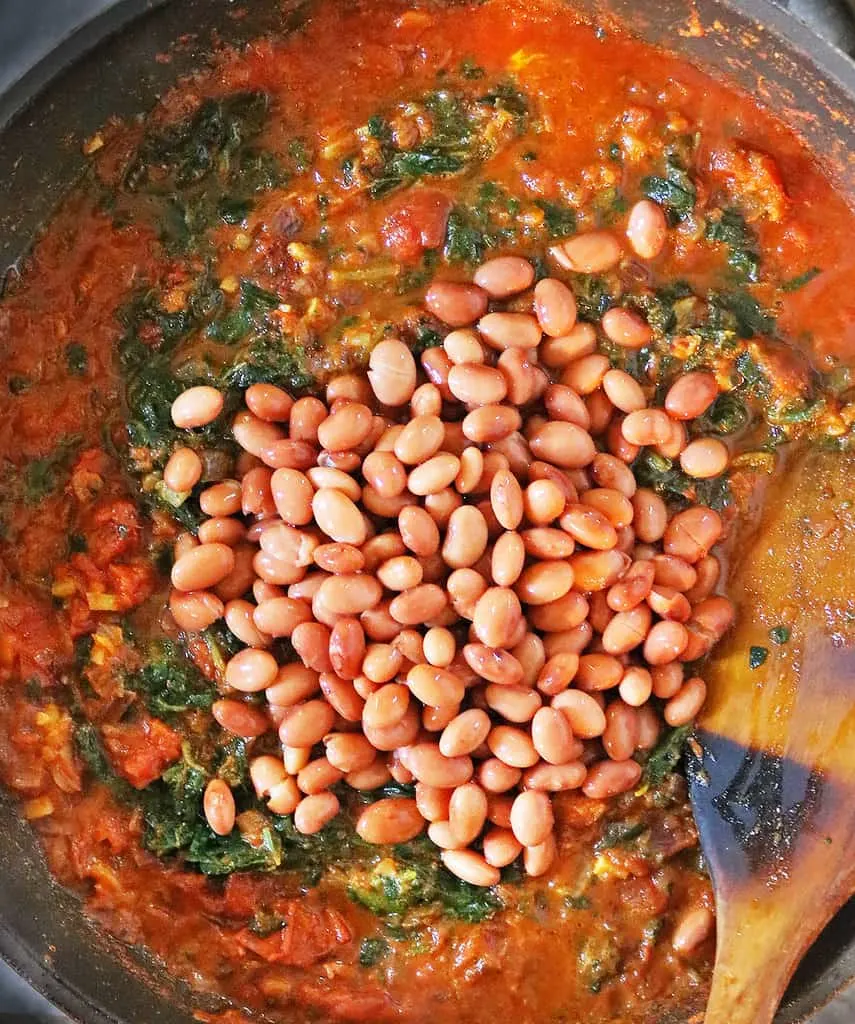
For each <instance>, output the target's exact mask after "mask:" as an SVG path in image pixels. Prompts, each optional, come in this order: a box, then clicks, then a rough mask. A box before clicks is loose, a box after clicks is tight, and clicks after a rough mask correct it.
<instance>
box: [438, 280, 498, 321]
mask: <svg viewBox="0 0 855 1024" xmlns="http://www.w3.org/2000/svg"><path fill="white" fill-rule="evenodd" d="M424 301H425V306H427V308H428V309H429V310H430V311H431V313H433V315H434V316H435V317H436V318H437V319H438V320H442V322H443V323H446V324H449V326H451V327H465V326H466V325H467V324H471V323H474V322H475V321H476V320H477V319H478V318H479V317H482V316H483V315H484V313H486V311H487V293H486V292H485V291H484V290H483V289H482V288H479V287H478V286H477V285H474V284H460V283H458V282H456V281H434V282H433V284H432V285H431V286H430V288H428V290H427V292H426V293H425V300H424Z"/></svg>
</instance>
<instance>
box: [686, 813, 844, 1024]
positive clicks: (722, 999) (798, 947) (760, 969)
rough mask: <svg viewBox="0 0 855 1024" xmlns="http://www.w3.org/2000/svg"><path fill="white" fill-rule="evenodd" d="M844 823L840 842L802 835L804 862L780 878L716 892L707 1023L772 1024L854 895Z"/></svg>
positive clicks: (758, 878) (737, 884)
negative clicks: (810, 955) (803, 966)
mask: <svg viewBox="0 0 855 1024" xmlns="http://www.w3.org/2000/svg"><path fill="white" fill-rule="evenodd" d="M841 817H842V818H843V819H844V833H843V835H840V834H837V835H835V836H834V837H833V838H832V836H830V835H829V836H827V837H823V836H821V835H816V834H812V835H807V836H802V843H801V850H800V856H799V858H798V859H797V860H796V861H795V862H794V863H793V864H791V865H790V866H789V868H788V869H786V870H785V871H784V872H782V873H781V874H780V875H778V876H775V875H772V876H769V875H765V876H756V875H755V876H753V877H752V876H748V877H743V878H742V879H739V880H733V879H732V880H731V883H730V884H729V885H728V886H726V887H724V886H723V887H722V888H721V890H720V891H719V894H718V907H717V911H718V919H717V921H718V923H717V938H716V948H717V953H716V962H715V971H714V972H713V983H712V989H711V991H710V998H709V1002H708V1003H707V1011H706V1016H705V1018H704V1024H771V1021H772V1018H773V1017H774V1016H775V1011H776V1010H777V1008H778V1005H779V1003H780V1002H781V999H782V997H783V995H784V991H785V990H786V987H787V984H788V983H789V981H790V978H791V977H792V975H793V972H794V971H795V969H796V967H797V966H798V964H799V961H800V960H801V958H802V957H803V956H804V954H805V953H806V952H807V949H808V947H809V946H810V945H811V943H812V942H813V941H814V939H815V938H816V937H817V935H818V934H819V933H820V931H822V929H823V928H824V927H825V925H826V924H828V922H829V921H830V920H831V918H832V917H834V915H835V914H836V913H837V911H838V910H839V909H840V907H841V906H842V905H843V903H845V902H846V900H847V899H848V898H849V896H850V895H851V894H852V889H853V876H852V867H851V861H850V858H851V856H852V849H851V846H850V845H849V844H848V842H847V839H848V830H849V829H850V828H851V826H852V821H851V815H849V814H845V815H841ZM841 860H843V863H842V864H841Z"/></svg>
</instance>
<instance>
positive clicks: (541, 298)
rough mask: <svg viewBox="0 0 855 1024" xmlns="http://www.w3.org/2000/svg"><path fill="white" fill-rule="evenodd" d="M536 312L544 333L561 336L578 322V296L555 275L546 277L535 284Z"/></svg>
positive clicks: (555, 336) (551, 336) (553, 336)
mask: <svg viewBox="0 0 855 1024" xmlns="http://www.w3.org/2000/svg"><path fill="white" fill-rule="evenodd" d="M534 314H535V316H536V317H537V322H538V323H539V324H540V328H541V330H542V331H543V333H544V334H548V335H549V337H550V338H560V337H563V336H564V335H565V334H567V332H568V331H571V330H572V329H573V326H574V324H575V323H576V296H575V295H574V294H573V292H572V291H571V290H570V289H569V288H568V287H567V285H566V284H564V282H563V281H558V280H557V279H556V278H553V277H545V278H543V279H542V280H541V281H538V282H537V284H536V285H535V286H534Z"/></svg>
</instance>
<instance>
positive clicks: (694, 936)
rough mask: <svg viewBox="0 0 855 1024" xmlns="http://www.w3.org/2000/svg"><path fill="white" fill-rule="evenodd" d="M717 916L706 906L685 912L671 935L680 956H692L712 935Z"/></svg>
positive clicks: (673, 946) (673, 944)
mask: <svg viewBox="0 0 855 1024" xmlns="http://www.w3.org/2000/svg"><path fill="white" fill-rule="evenodd" d="M714 928H715V918H714V917H713V914H712V911H711V910H707V908H706V907H697V908H695V909H694V910H690V911H689V912H688V913H686V914H684V915H683V916H682V917H681V918H680V920H679V921H678V922H677V926H676V928H675V929H674V934H673V936H672V937H671V946H672V948H673V950H674V952H675V953H676V954H677V956H679V957H687V956H691V954H692V953H694V952H695V950H696V949H697V948H698V947H699V946H700V945H701V944H702V943H704V942H706V940H707V939H708V938H709V937H710V935H712V932H713V929H714Z"/></svg>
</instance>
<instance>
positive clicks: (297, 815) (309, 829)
mask: <svg viewBox="0 0 855 1024" xmlns="http://www.w3.org/2000/svg"><path fill="white" fill-rule="evenodd" d="M339 810H340V805H339V802H338V797H337V796H336V795H335V794H334V793H315V794H313V795H311V796H306V797H304V798H303V799H302V800H301V801H300V803H299V804H298V805H297V807H296V809H295V811H294V828H296V829H297V831H298V832H300V833H302V834H303V835H307V836H311V835H315V833H317V832H320V831H321V829H322V828H323V827H324V825H326V824H327V823H328V822H330V821H332V819H333V818H334V817H335V816H336V815H337V814H338V812H339Z"/></svg>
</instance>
